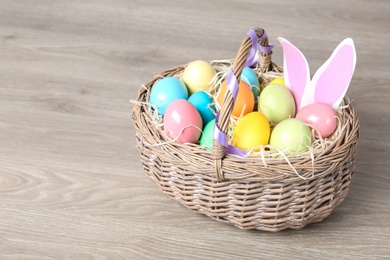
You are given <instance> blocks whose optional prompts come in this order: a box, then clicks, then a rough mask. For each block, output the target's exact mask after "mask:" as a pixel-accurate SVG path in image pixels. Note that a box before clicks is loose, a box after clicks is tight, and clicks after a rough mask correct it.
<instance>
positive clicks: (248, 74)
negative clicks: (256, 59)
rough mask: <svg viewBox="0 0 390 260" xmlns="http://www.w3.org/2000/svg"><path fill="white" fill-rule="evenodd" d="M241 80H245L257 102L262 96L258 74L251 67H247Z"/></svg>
mask: <svg viewBox="0 0 390 260" xmlns="http://www.w3.org/2000/svg"><path fill="white" fill-rule="evenodd" d="M240 79H241V80H243V81H244V82H245V83H246V84H248V86H250V88H251V89H252V92H253V95H254V96H255V100H256V101H257V98H258V97H259V95H260V83H259V79H258V77H257V75H256V73H255V72H254V71H253V70H252V69H251V68H249V67H245V68H244V70H243V71H242V74H241V78H240Z"/></svg>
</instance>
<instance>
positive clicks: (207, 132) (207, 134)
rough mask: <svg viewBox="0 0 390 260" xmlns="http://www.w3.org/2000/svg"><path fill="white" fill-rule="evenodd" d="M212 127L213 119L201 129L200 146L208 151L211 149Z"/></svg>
mask: <svg viewBox="0 0 390 260" xmlns="http://www.w3.org/2000/svg"><path fill="white" fill-rule="evenodd" d="M214 125H215V119H213V120H211V121H210V122H208V123H207V125H206V126H205V127H204V128H203V133H202V136H201V137H200V145H201V146H204V147H205V148H206V149H207V150H209V151H211V150H212V149H213V142H214Z"/></svg>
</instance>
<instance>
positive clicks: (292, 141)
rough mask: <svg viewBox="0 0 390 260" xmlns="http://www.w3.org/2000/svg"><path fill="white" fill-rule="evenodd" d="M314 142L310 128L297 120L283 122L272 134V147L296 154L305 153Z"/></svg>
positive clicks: (290, 119)
mask: <svg viewBox="0 0 390 260" xmlns="http://www.w3.org/2000/svg"><path fill="white" fill-rule="evenodd" d="M311 142H312V134H311V131H310V128H309V127H308V126H307V125H306V124H305V123H304V122H303V121H302V120H299V119H296V118H289V119H286V120H283V121H282V122H280V123H279V124H277V125H276V126H275V128H274V129H273V130H272V133H271V139H270V142H269V143H270V145H272V146H274V147H276V148H279V149H282V150H284V149H287V150H290V151H294V152H304V151H307V150H308V149H309V146H311Z"/></svg>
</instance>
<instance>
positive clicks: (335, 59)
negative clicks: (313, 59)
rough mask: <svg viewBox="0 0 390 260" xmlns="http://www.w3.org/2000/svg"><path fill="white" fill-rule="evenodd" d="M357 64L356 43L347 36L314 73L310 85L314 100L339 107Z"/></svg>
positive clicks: (335, 107)
mask: <svg viewBox="0 0 390 260" xmlns="http://www.w3.org/2000/svg"><path fill="white" fill-rule="evenodd" d="M355 66H356V50H355V45H354V43H353V40H352V39H351V38H347V39H345V40H344V41H342V42H341V43H340V44H339V45H338V46H337V48H336V49H335V50H334V52H333V53H332V55H331V56H330V58H329V59H328V60H327V61H326V62H325V63H324V64H323V65H322V66H321V67H320V68H319V69H318V70H317V72H316V73H315V74H314V76H313V79H312V81H311V86H310V89H311V90H312V91H313V92H314V93H312V95H313V96H314V102H316V103H325V104H328V105H331V106H332V107H333V108H334V109H337V108H338V106H339V105H340V103H341V101H342V100H343V98H344V96H345V94H346V92H347V90H348V86H349V83H350V82H351V79H352V75H353V72H354V70H355Z"/></svg>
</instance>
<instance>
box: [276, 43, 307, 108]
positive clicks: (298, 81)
mask: <svg viewBox="0 0 390 260" xmlns="http://www.w3.org/2000/svg"><path fill="white" fill-rule="evenodd" d="M281 44H282V46H283V51H284V61H285V64H284V69H285V73H284V75H285V80H286V84H289V87H290V90H291V92H292V94H293V96H294V99H295V103H296V105H297V108H299V107H300V105H301V100H302V96H303V92H304V90H305V86H306V83H307V80H308V79H309V75H308V73H309V71H308V65H307V61H306V59H305V57H304V56H303V54H302V53H301V52H300V51H299V50H298V49H296V47H294V46H293V45H291V44H289V43H288V42H281Z"/></svg>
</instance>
